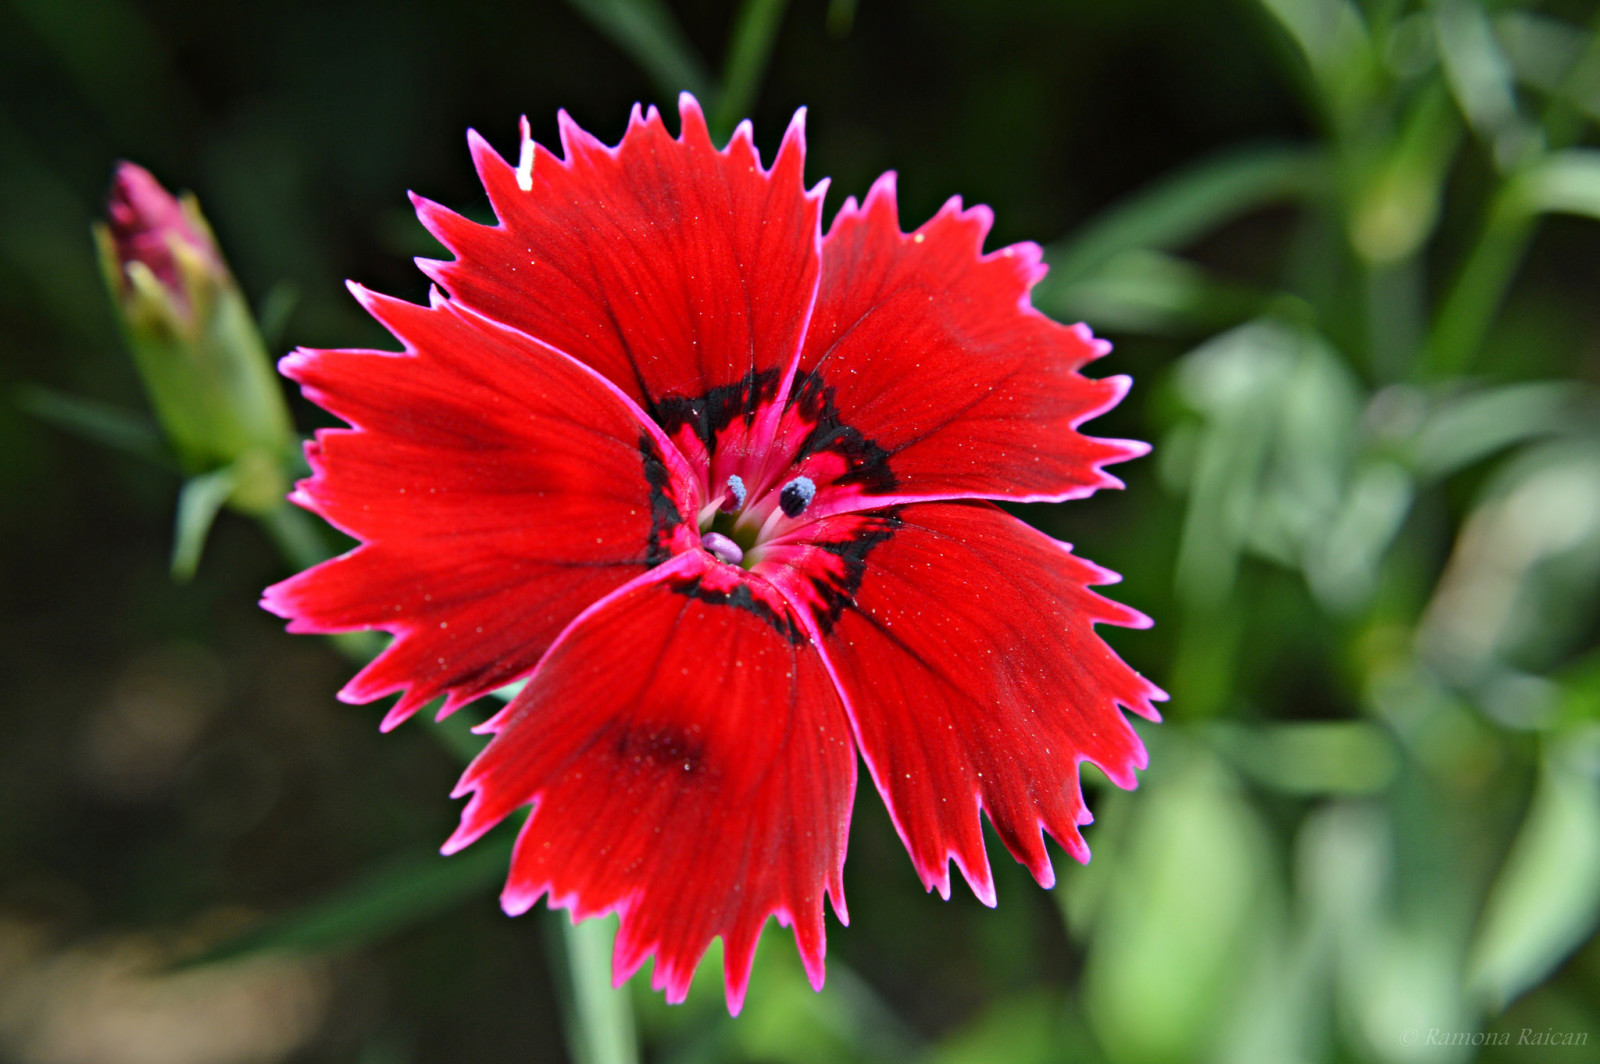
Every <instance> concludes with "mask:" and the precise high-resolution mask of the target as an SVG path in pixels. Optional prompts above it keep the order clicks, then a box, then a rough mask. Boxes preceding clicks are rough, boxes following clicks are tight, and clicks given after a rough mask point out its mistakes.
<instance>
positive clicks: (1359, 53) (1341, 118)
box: [1261, 0, 1379, 130]
mask: <svg viewBox="0 0 1600 1064" xmlns="http://www.w3.org/2000/svg"><path fill="white" fill-rule="evenodd" d="M1261 6H1262V7H1264V8H1266V10H1267V12H1268V13H1269V14H1271V15H1272V17H1273V18H1275V19H1277V21H1278V24H1279V25H1281V26H1282V27H1283V28H1284V29H1285V30H1286V31H1287V32H1288V34H1289V37H1290V38H1291V39H1292V40H1293V41H1294V43H1295V44H1296V45H1297V46H1298V47H1299V49H1300V52H1301V55H1302V56H1303V57H1304V58H1305V61H1306V66H1307V67H1308V68H1309V69H1310V72H1311V77H1312V81H1313V82H1314V85H1315V87H1316V88H1317V90H1318V102H1319V103H1320V104H1321V105H1322V106H1323V108H1324V109H1325V110H1326V111H1327V112H1328V113H1329V115H1330V116H1331V117H1332V118H1333V120H1334V124H1335V126H1336V127H1337V128H1339V129H1341V130H1349V129H1350V128H1351V127H1352V125H1353V123H1354V122H1355V121H1356V120H1357V119H1358V117H1359V116H1360V115H1361V113H1362V112H1363V111H1364V110H1365V109H1366V107H1367V105H1368V103H1369V102H1370V100H1371V98H1372V96H1373V91H1374V89H1375V88H1376V83H1377V77H1378V75H1379V64H1378V59H1377V55H1376V52H1375V50H1374V48H1373V46H1372V40H1371V38H1370V37H1369V36H1368V34H1367V27H1366V23H1365V21H1364V20H1363V19H1362V17H1361V9H1360V8H1359V7H1357V6H1356V5H1355V4H1353V3H1351V2H1350V0H1261Z"/></svg>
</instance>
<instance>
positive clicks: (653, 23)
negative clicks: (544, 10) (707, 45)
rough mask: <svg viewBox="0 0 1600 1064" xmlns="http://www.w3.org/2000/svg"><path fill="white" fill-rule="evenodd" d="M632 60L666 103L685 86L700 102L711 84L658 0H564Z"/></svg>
mask: <svg viewBox="0 0 1600 1064" xmlns="http://www.w3.org/2000/svg"><path fill="white" fill-rule="evenodd" d="M567 3H568V4H570V5H572V7H573V8H575V9H576V10H577V11H578V13H579V14H581V15H583V16H584V17H585V18H587V19H588V20H589V21H590V22H591V23H592V24H593V25H594V27H595V29H597V30H599V31H600V32H601V33H603V34H604V35H605V36H606V37H607V38H609V39H610V41H611V43H612V44H614V45H616V46H617V47H618V48H620V49H621V50H622V51H624V52H626V53H627V54H628V55H629V56H630V57H632V59H633V61H634V62H636V63H638V64H639V66H640V67H641V68H643V70H644V72H645V73H646V74H648V75H650V79H651V80H652V81H654V82H655V83H656V88H657V89H658V90H660V91H661V92H662V93H663V94H664V95H665V97H666V99H667V101H668V102H671V101H672V100H675V99H676V98H677V95H678V93H680V92H683V91H685V90H687V91H688V92H692V93H694V94H695V96H697V97H699V98H700V100H701V101H703V102H704V103H707V104H710V103H712V102H713V94H714V93H715V91H716V89H715V87H714V86H713V85H712V82H711V77H710V75H708V74H707V73H706V71H705V67H704V66H703V65H701V62H700V58H699V57H698V56H697V55H695V52H694V48H693V47H692V46H691V45H690V44H689V39H688V38H687V37H686V36H684V33H683V30H682V28H680V27H679V25H678V21H677V19H675V18H674V17H673V15H672V11H671V10H670V9H669V8H668V7H667V6H666V4H664V3H662V2H661V0H567Z"/></svg>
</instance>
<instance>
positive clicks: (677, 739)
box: [611, 724, 705, 776]
mask: <svg viewBox="0 0 1600 1064" xmlns="http://www.w3.org/2000/svg"><path fill="white" fill-rule="evenodd" d="M611 751H612V753H614V754H615V755H616V758H617V760H618V761H620V762H622V764H623V765H624V767H626V766H628V765H633V766H637V767H639V768H644V767H646V766H648V767H651V768H655V769H658V770H663V771H667V772H672V773H674V774H675V775H680V776H681V775H685V774H687V775H693V774H694V773H695V772H696V771H697V770H698V769H699V768H700V765H701V760H702V759H703V758H704V756H705V745H704V744H703V743H701V742H700V741H699V740H697V739H694V738H692V737H691V736H690V735H689V734H688V733H686V732H685V731H684V730H683V729H682V728H679V727H675V726H673V725H670V724H661V725H648V724H638V725H634V726H632V727H623V728H621V729H619V730H618V732H617V737H616V739H615V741H614V742H613V743H612V745H611Z"/></svg>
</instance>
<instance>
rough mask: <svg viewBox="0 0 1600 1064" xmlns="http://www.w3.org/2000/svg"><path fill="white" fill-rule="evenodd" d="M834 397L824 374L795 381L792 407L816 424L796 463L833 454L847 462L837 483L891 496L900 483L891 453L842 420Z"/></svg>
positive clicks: (797, 456) (801, 445) (812, 373)
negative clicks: (830, 452)
mask: <svg viewBox="0 0 1600 1064" xmlns="http://www.w3.org/2000/svg"><path fill="white" fill-rule="evenodd" d="M833 397H834V389H833V388H831V387H829V386H828V385H826V384H824V383H823V381H822V375H821V374H819V373H817V372H815V371H813V372H811V373H807V374H806V375H805V376H804V377H797V378H796V379H795V382H794V389H793V390H792V391H791V392H790V393H789V405H790V406H792V407H798V408H799V410H800V416H801V417H802V418H804V419H805V420H806V421H809V422H812V428H811V431H810V432H809V433H807V434H806V438H805V440H804V441H802V442H801V444H800V451H799V453H798V454H797V455H795V461H796V462H797V463H798V462H799V461H800V460H802V459H804V458H805V457H806V456H807V455H812V454H817V453H819V452H822V451H832V452H833V453H834V454H837V455H839V456H840V457H841V458H843V459H844V462H845V471H844V473H843V474H841V475H840V476H839V477H838V479H836V480H835V481H834V483H835V484H859V485H861V487H862V490H863V491H865V492H867V493H869V494H873V495H884V494H887V493H888V492H890V491H891V490H893V488H894V486H895V484H896V480H895V476H894V471H893V470H891V469H890V468H889V459H890V457H892V455H891V453H890V452H889V451H886V450H884V449H883V448H882V447H880V446H879V445H878V444H877V442H876V441H874V440H870V439H868V438H867V437H865V436H863V435H862V434H861V433H860V432H859V431H857V430H856V429H855V428H853V427H851V426H850V425H846V424H845V423H844V422H843V421H841V420H839V408H838V407H837V406H835V405H834V401H833Z"/></svg>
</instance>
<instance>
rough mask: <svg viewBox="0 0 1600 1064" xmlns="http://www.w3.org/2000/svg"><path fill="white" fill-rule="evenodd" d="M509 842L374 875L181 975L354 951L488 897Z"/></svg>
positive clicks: (205, 957)
mask: <svg viewBox="0 0 1600 1064" xmlns="http://www.w3.org/2000/svg"><path fill="white" fill-rule="evenodd" d="M513 841H514V840H513V837H512V834H511V833H510V832H501V833H497V835H496V836H495V837H491V838H488V839H484V840H482V841H480V842H478V843H476V844H474V845H473V846H472V847H470V848H469V849H467V850H465V851H463V852H462V853H460V854H458V855H456V856H454V857H449V858H443V857H440V856H438V855H437V854H433V853H429V854H426V855H421V856H417V857H407V858H402V859H400V860H397V861H394V862H392V863H390V864H388V865H386V866H384V867H382V868H378V869H375V870H373V871H371V872H369V873H367V874H366V875H363V876H361V877H360V878H359V879H357V880H356V881H354V882H352V883H350V884H349V885H348V886H345V887H343V888H341V889H339V890H336V891H334V892H332V893H330V894H328V895H327V896H326V897H324V898H323V899H322V900H320V901H316V902H312V903H311V904H309V905H307V906H305V907H304V908H302V909H298V910H296V911H294V912H290V913H286V914H284V915H282V916H279V917H276V918H274V919H271V920H269V921H267V922H266V923H264V924H262V925H261V926H259V927H256V928H253V929H251V930H249V931H246V932H244V933H243V934H241V935H238V936H236V937H234V938H231V939H228V940H227V941H225V942H221V943H219V944H218V945H216V946H213V947H212V948H210V949H208V950H206V951H205V952H204V953H202V954H200V955H199V956H197V957H194V958H191V959H189V960H187V961H185V962H184V967H191V966H194V965H200V964H214V963H216V962H218V961H224V960H233V959H236V958H239V957H246V956H252V955H254V954H257V953H268V952H275V951H290V952H299V953H324V952H332V951H344V950H352V949H357V948H359V947H361V946H365V945H368V944H370V943H373V942H377V941H381V940H382V939H385V938H387V937H389V936H391V935H394V934H397V933H399V932H401V931H403V930H405V929H406V928H408V927H411V926H413V925H415V924H418V923H421V922H422V921H424V920H426V919H429V918H430V917H433V916H436V915H438V914H439V913H442V912H446V911H448V910H450V909H452V908H454V907H456V906H457V905H459V904H461V903H462V902H465V901H467V900H468V899H470V898H474V897H478V896H481V895H483V894H487V893H489V892H490V891H491V890H492V889H493V887H494V886H495V884H497V883H498V882H500V880H501V879H502V878H504V876H505V873H506V867H507V865H508V863H509V861H510V859H511V847H512V843H513Z"/></svg>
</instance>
